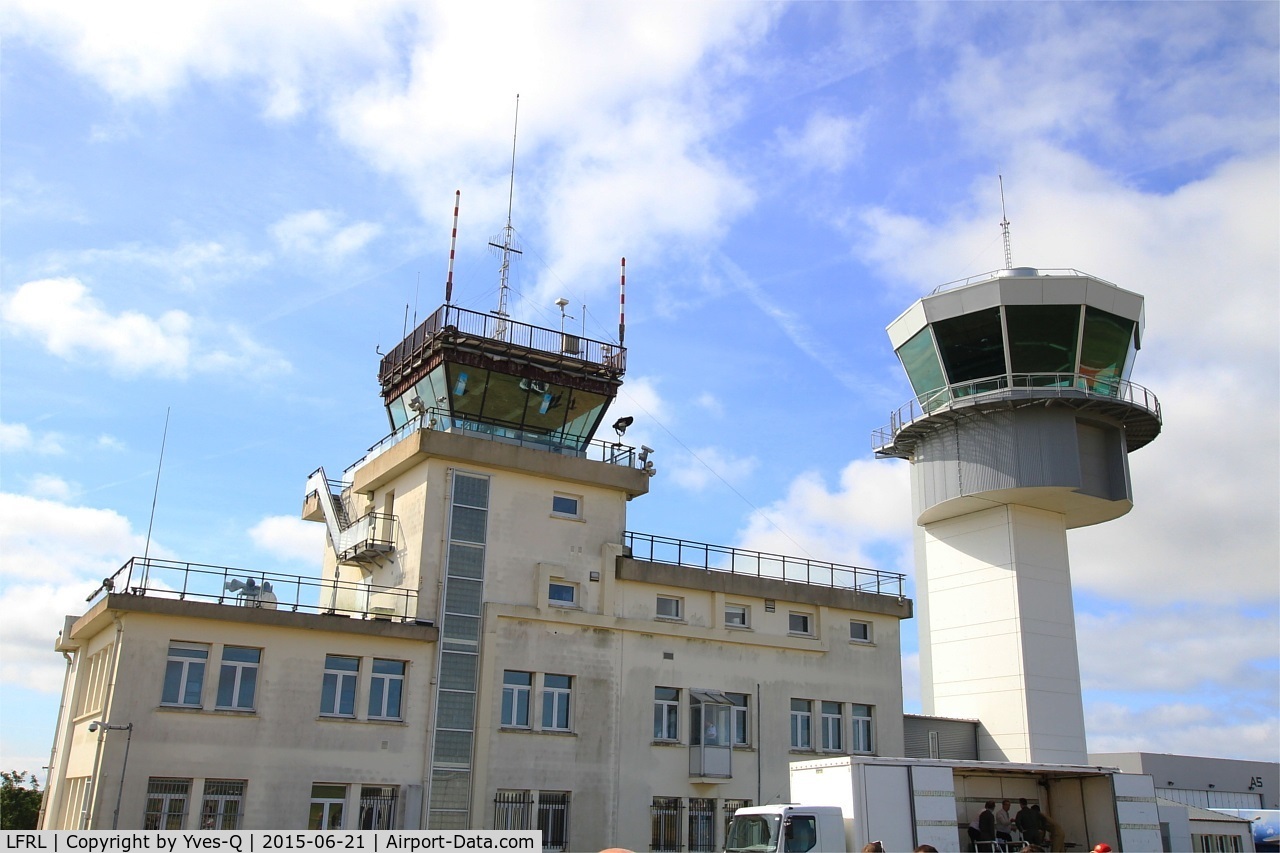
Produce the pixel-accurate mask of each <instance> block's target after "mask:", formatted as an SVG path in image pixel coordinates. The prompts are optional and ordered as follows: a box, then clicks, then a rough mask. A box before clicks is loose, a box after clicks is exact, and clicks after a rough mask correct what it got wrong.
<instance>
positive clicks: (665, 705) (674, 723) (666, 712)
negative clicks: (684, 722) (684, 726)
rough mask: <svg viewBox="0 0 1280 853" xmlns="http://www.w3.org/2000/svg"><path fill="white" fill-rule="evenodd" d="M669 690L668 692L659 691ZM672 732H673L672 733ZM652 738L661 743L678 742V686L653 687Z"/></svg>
mask: <svg viewBox="0 0 1280 853" xmlns="http://www.w3.org/2000/svg"><path fill="white" fill-rule="evenodd" d="M659 691H670V693H669V694H668V693H659ZM673 732H674V733H673ZM653 739H654V740H655V741H658V742H661V743H679V742H680V688H679V687H662V686H655V687H654V688H653Z"/></svg>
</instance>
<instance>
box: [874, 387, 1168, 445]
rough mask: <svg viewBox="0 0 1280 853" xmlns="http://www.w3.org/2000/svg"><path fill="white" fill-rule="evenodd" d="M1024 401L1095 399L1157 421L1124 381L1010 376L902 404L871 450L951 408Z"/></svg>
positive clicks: (1151, 401)
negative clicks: (1146, 414) (1122, 405)
mask: <svg viewBox="0 0 1280 853" xmlns="http://www.w3.org/2000/svg"><path fill="white" fill-rule="evenodd" d="M1019 397H1028V398H1035V399H1044V398H1046V397H1059V398H1062V399H1076V400H1080V399H1086V400H1087V399H1096V400H1100V401H1107V402H1120V403H1127V404H1129V405H1133V406H1137V407H1138V408H1140V409H1144V410H1146V411H1147V412H1150V413H1151V414H1152V415H1153V416H1154V417H1155V418H1156V420H1157V421H1158V420H1160V417H1161V415H1160V400H1159V399H1157V397H1156V395H1155V394H1154V393H1152V392H1151V391H1150V390H1148V389H1147V388H1144V387H1143V386H1141V385H1139V384H1137V383H1136V382H1130V381H1129V380H1127V379H1108V378H1104V377H1099V376H1096V375H1093V376H1090V375H1087V374H1082V373H1012V374H1001V375H999V376H989V377H987V378H985V379H975V380H973V381H971V382H957V383H956V384H954V385H948V386H944V387H942V388H935V389H934V390H932V391H928V392H926V393H924V394H921V395H919V396H918V397H913V398H912V399H910V400H908V401H907V402H906V403H903V404H902V405H901V406H900V407H898V409H897V410H896V411H894V412H892V413H891V414H890V415H889V423H888V425H887V426H882V427H880V428H879V429H877V430H875V431H873V432H872V434H871V443H872V448H873V449H876V450H878V449H880V448H882V447H888V446H889V445H891V444H893V442H894V439H895V438H896V436H897V435H898V433H899V432H901V431H902V430H903V429H904V428H905V427H908V426H910V425H911V424H913V423H915V422H916V421H919V420H922V419H924V418H927V417H929V416H930V415H933V414H936V413H938V412H942V411H945V410H947V409H948V408H951V407H953V406H955V405H960V404H964V403H979V402H982V401H986V400H992V399H995V400H1005V399H1017V398H1019Z"/></svg>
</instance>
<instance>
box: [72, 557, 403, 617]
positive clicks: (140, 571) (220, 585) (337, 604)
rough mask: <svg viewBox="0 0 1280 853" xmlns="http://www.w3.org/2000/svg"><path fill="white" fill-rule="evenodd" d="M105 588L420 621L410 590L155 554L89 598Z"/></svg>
mask: <svg viewBox="0 0 1280 853" xmlns="http://www.w3.org/2000/svg"><path fill="white" fill-rule="evenodd" d="M102 592H108V593H117V594H121V595H140V596H143V595H145V596H147V597H149V598H167V599H175V600H178V601H203V602H208V603H210V604H222V605H227V606H234V607H255V608H261V609H264V610H288V611H292V612H298V613H316V614H324V615H336V616H348V617H351V618H355V619H388V620H396V621H403V622H412V621H415V619H416V618H417V609H418V594H417V592H416V591H415V590H411V589H401V588H398V587H386V586H375V585H372V584H360V583H350V582H348V581H337V580H323V579H319V578H305V577H301V576H299V575H286V574H281V573H278V572H264V571H258V570H255V569H241V568H231V567H228V566H211V565H205V564H203V563H186V562H180V561H177V560H160V559H156V558H154V557H151V558H143V557H134V558H132V559H130V560H129V561H128V562H127V563H125V564H124V565H123V566H121V567H120V569H119V570H118V571H117V572H116V573H115V574H114V575H112V576H111V577H109V578H107V579H105V580H104V581H103V582H102V585H101V586H100V587H98V589H96V590H94V592H93V594H91V595H90V596H89V597H88V598H87V599H85V600H86V601H93V600H94V599H95V598H97V597H98V595H99V594H100V593H102Z"/></svg>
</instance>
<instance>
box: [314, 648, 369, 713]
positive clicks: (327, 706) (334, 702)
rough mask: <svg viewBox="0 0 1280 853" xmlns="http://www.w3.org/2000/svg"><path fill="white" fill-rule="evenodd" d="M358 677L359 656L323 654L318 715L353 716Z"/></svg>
mask: <svg viewBox="0 0 1280 853" xmlns="http://www.w3.org/2000/svg"><path fill="white" fill-rule="evenodd" d="M359 677H360V658H352V657H344V656H343V655H325V656H324V686H323V689H322V690H321V692H320V715H321V716H325V717H354V716H355V715H356V680H357V679H358V678H359Z"/></svg>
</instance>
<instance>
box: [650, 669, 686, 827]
mask: <svg viewBox="0 0 1280 853" xmlns="http://www.w3.org/2000/svg"><path fill="white" fill-rule="evenodd" d="M653 739H654V740H679V739H680V691H679V690H678V689H677V688H675V687H655V688H653ZM664 849H665V848H664Z"/></svg>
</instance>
